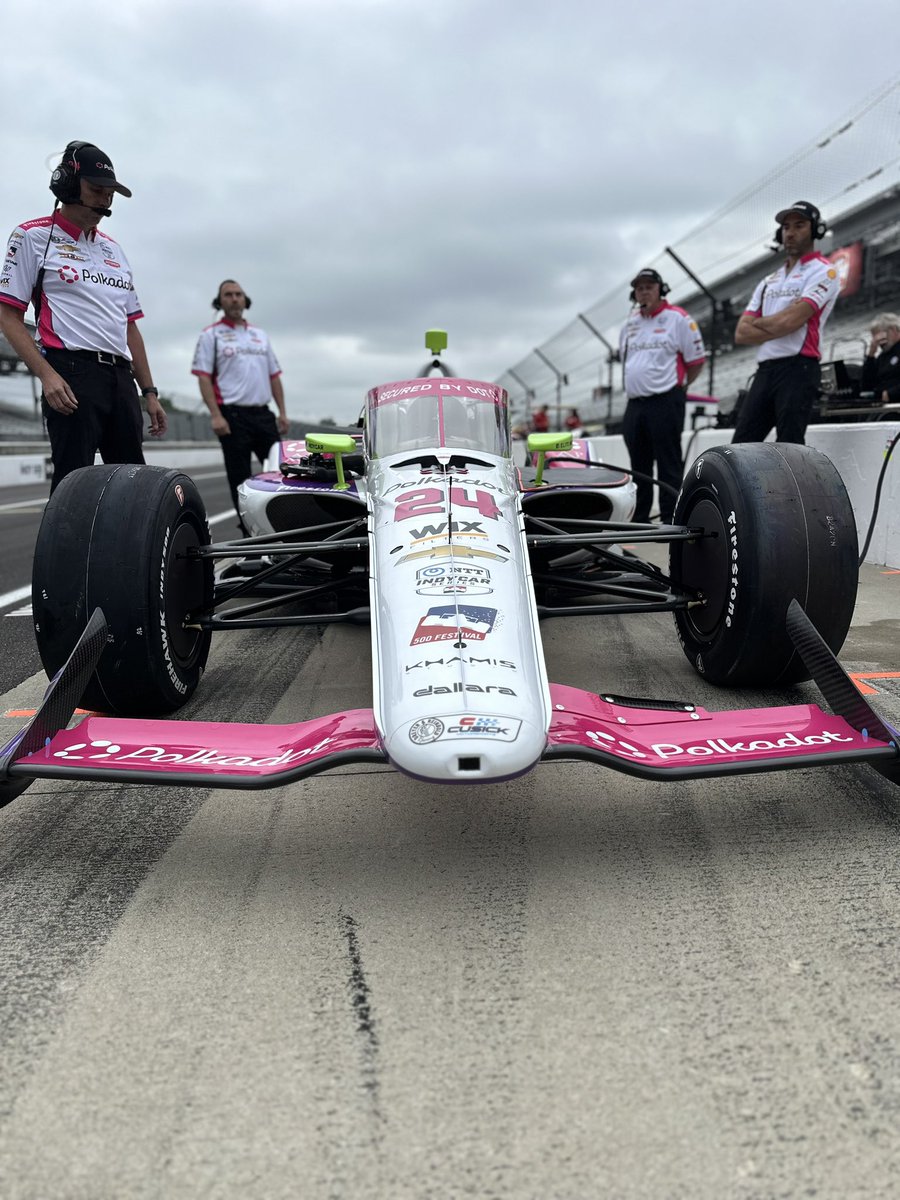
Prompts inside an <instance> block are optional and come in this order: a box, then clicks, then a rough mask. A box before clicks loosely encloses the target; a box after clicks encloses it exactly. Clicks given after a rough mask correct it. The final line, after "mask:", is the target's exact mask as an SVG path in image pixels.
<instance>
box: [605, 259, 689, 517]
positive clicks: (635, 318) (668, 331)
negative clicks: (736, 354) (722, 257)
mask: <svg viewBox="0 0 900 1200" xmlns="http://www.w3.org/2000/svg"><path fill="white" fill-rule="evenodd" d="M668 291H669V286H668V284H667V283H665V282H664V281H663V277H662V276H661V275H660V273H659V271H654V270H653V268H652V267H645V268H644V269H643V270H642V271H638V273H637V275H635V277H634V279H632V281H631V297H630V299H631V301H632V303H635V302H636V303H637V305H638V309H637V311H636V312H633V313H632V314H631V316H630V317H629V318H628V320H627V322H626V323H625V325H624V326H623V328H622V332H621V334H620V336H619V356H620V358H621V360H622V364H623V366H622V371H623V375H624V377H625V392H626V394H627V396H628V404H627V406H626V408H625V420H624V426H623V430H622V432H623V435H624V437H625V445H626V446H627V447H628V453H629V455H630V457H631V467H632V470H633V471H634V473H635V475H634V482H635V486H636V489H637V500H636V504H635V510H634V519H635V521H640V522H642V523H644V522H647V521H649V520H650V505H651V504H652V501H653V482H652V478H653V464H654V461H655V462H656V474H657V477H658V479H659V481H660V483H662V484H667V485H668V486H667V487H661V488H660V489H659V515H660V520H662V521H663V523H664V524H667V525H668V524H670V523H671V521H672V516H673V513H674V511H675V497H676V494H677V492H678V489H679V488H680V487H681V480H682V476H683V474H684V461H683V458H682V454H681V432H682V429H683V427H684V406H685V399H686V396H687V388H688V387H689V385H690V384H691V383H693V382H694V380H695V379H696V378H697V376H698V375H699V374H700V371H701V370H702V369H703V363H704V362H705V360H706V351H705V350H704V347H703V337H702V336H701V333H700V330H699V329H698V328H697V323H696V321H692V320H691V318H690V316H689V314H688V313H686V312H685V310H684V309H683V308H678V307H677V306H676V305H674V304H669V303H668V302H667V300H666V299H665V297H666V295H667V294H668Z"/></svg>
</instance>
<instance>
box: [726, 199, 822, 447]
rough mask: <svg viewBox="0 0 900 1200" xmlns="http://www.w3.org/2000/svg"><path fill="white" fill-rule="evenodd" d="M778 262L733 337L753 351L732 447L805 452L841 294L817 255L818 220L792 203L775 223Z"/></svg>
mask: <svg viewBox="0 0 900 1200" xmlns="http://www.w3.org/2000/svg"><path fill="white" fill-rule="evenodd" d="M775 220H776V222H777V224H778V228H777V230H776V231H775V241H776V242H778V244H779V245H781V246H783V247H784V262H783V263H782V265H781V266H780V267H779V268H778V269H777V270H775V271H773V272H772V273H771V274H770V275H767V276H766V277H765V279H763V280H762V281H761V282H760V283H758V284H757V285H756V288H755V290H754V292H753V295H752V296H751V298H750V303H749V304H748V305H747V308H746V309H745V311H744V312H743V313H742V314H741V317H740V320H739V321H738V323H737V328H736V329H735V332H734V341H735V345H737V346H759V350H758V352H757V355H756V360H757V368H756V374H755V375H754V377H753V382H752V383H751V385H750V390H749V391H748V393H747V395H746V396H745V397H744V401H743V403H742V404H741V407H740V409H739V411H738V416H737V424H736V426H735V430H734V437H733V438H732V439H731V440H732V441H733V442H762V441H764V440H765V438H766V437H767V435H768V434H769V433H770V432H771V430H772V429H773V428H774V430H775V438H776V440H777V441H779V442H795V443H797V444H799V445H801V446H802V445H803V443H804V440H805V437H806V426H807V424H808V422H809V418H810V414H811V413H812V408H813V404H814V403H815V401H816V397H817V396H818V394H819V384H820V381H821V370H820V360H821V357H822V331H823V329H824V328H825V322H826V321H827V320H828V318H829V316H830V315H831V310H832V309H833V308H834V303H835V301H836V300H837V297H838V292H839V291H840V281H839V280H838V273H837V270H836V268H835V267H834V266H833V265H832V264H831V263H830V262H829V261H828V259H827V258H826V257H825V256H824V254H820V253H819V252H818V251H817V250H816V248H815V244H814V243H815V242H816V240H817V239H818V238H821V237H824V235H825V230H826V226H825V223H824V221H823V220H822V215H821V213H820V212H819V210H818V209H817V208H816V206H815V205H814V204H810V202H809V201H808V200H798V201H797V203H796V204H792V205H791V206H790V208H783V209H782V210H781V212H780V213H778V214H777V215H776V217H775Z"/></svg>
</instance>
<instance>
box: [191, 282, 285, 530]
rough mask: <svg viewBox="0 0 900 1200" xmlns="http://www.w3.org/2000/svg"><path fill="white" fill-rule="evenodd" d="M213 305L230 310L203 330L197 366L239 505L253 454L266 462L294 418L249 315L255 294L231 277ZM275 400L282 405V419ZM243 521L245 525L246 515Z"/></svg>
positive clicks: (272, 361)
mask: <svg viewBox="0 0 900 1200" xmlns="http://www.w3.org/2000/svg"><path fill="white" fill-rule="evenodd" d="M212 306H213V308H214V309H216V311H218V310H220V309H221V310H222V312H223V313H224V315H223V317H222V319H221V320H220V321H216V322H215V324H213V325H208V326H207V327H206V329H204V330H203V332H202V333H201V334H200V338H199V340H198V341H197V349H196V350H195V351H194V362H193V366H192V367H191V370H192V372H193V373H194V375H196V376H197V381H198V383H199V385H200V395H201V396H202V397H203V401H204V403H205V404H206V407H207V408H208V409H209V413H210V417H211V418H212V421H211V424H212V429H213V433H214V434H215V435H216V437H217V438H218V439H219V441H220V442H221V444H222V455H223V457H224V459H225V473H226V475H227V476H228V486H229V487H230V488H231V498H232V500H233V502H234V507H235V509H236V510H237V490H238V486H239V484H242V483H243V482H244V480H245V479H249V478H250V474H251V454H255V455H256V457H257V458H258V459H259V461H260V463H263V462H264V461H265V458H266V455H267V454H268V453H269V451H270V450H271V448H272V446H273V445H274V444H275V442H277V441H278V440H279V435H281V436H282V437H284V436H285V435H286V434H287V431H288V425H289V422H288V418H287V413H286V411H285V407H284V388H283V387H282V384H281V367H280V366H279V365H278V359H277V358H276V357H275V352H274V351H273V349H272V346H271V344H270V342H269V339H268V337H267V335H266V334H265V333H264V332H263V330H262V329H260V328H259V326H258V325H251V324H250V323H249V322H248V321H245V320H244V312H245V310H246V309H248V308H249V307H250V297H249V296H248V295H247V294H246V292H245V291H244V290H243V288H242V287H241V286H240V284H238V283H236V282H235V281H234V280H233V279H225V280H223V281H222V283H221V284H219V290H218V292H216V296H215V299H214V300H213V302H212ZM270 400H274V401H275V404H276V406H277V408H278V421H277V423H276V421H275V418H274V417H273V415H272V410H271V409H270V408H269V401H270ZM238 521H239V523H240V524H241V528H242V529H243V528H244V527H243V523H242V522H240V516H238ZM244 532H246V530H245V531H244Z"/></svg>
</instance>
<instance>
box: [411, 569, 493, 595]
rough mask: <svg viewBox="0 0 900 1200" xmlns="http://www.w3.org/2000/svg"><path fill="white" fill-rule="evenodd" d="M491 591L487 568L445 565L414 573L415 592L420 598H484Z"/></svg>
mask: <svg viewBox="0 0 900 1200" xmlns="http://www.w3.org/2000/svg"><path fill="white" fill-rule="evenodd" d="M492 590H493V589H492V588H491V573H490V571H489V570H488V569H487V567H475V566H471V567H470V566H468V565H467V564H459V563H452V564H451V563H446V564H443V565H441V564H436V565H435V566H433V567H420V568H419V570H418V571H416V591H417V592H418V594H419V595H420V596H435V595H438V596H452V595H461V596H486V595H487V594H488V593H489V592H491V591H492Z"/></svg>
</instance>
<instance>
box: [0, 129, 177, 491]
mask: <svg viewBox="0 0 900 1200" xmlns="http://www.w3.org/2000/svg"><path fill="white" fill-rule="evenodd" d="M50 190H51V191H52V192H53V194H54V196H56V199H57V204H56V205H54V207H53V213H52V215H51V216H49V217H38V218H37V219H36V220H34V221H26V222H25V223H24V224H22V225H19V226H17V227H16V228H15V229H14V230H13V232H12V235H11V237H10V239H9V243H8V246H7V250H6V261H5V263H4V267H3V274H2V277H0V331H2V332H3V333H4V334H5V336H6V337H7V339H8V340H9V342H10V343H11V344H12V346H13V349H14V350H15V351H16V353H17V354H18V355H19V357H20V358H21V359H22V361H23V362H24V363H25V365H26V366H27V367H28V369H29V370H30V371H31V372H32V374H34V375H36V376H37V377H38V379H40V381H41V385H42V387H43V394H44V395H43V398H44V416H45V418H46V421H47V434H48V436H49V438H50V449H51V457H52V459H53V480H52V483H51V487H50V490H51V492H52V491H53V489H54V488H55V487H56V486H57V484H58V483H59V482H60V480H61V479H63V478H64V477H65V476H66V475H68V474H69V472H71V471H74V470H76V469H77V468H78V467H86V466H90V465H91V464H92V463H93V461H94V455H95V454H96V453H97V451H98V450H99V452H100V454H101V456H102V458H103V461H104V462H108V463H142V462H143V461H144V454H143V450H142V448H141V443H142V439H143V429H142V425H143V419H142V416H141V405H140V401H139V399H138V394H137V390H136V388H135V381H137V385H138V387H139V388H140V389H141V395H142V396H143V397H144V399H145V401H146V408H147V414H148V416H149V418H150V432H151V434H153V435H154V436H159V435H161V434H163V433H165V430H166V414H165V411H164V409H163V408H162V406H161V404H160V403H159V394H158V392H157V390H156V388H155V387H154V386H153V377H152V375H151V373H150V367H149V364H148V362H147V353H146V350H145V349H144V340H143V338H142V337H141V334H140V332H139V330H138V327H137V324H136V322H137V321H138V320H139V319H140V317H142V316H143V313H142V311H141V306H140V304H139V303H138V299H137V296H136V295H135V291H134V284H133V282H132V277H131V268H130V267H129V265H128V260H127V259H126V258H125V255H124V253H123V252H122V249H121V247H120V246H119V245H118V244H117V243H116V242H114V241H113V239H112V238H111V237H109V236H107V235H106V234H105V233H104V234H101V233H99V232H98V226H99V224H100V220H101V218H102V217H108V216H111V215H112V212H111V209H110V205H111V204H112V199H113V194H114V193H116V192H118V193H119V195H121V196H130V195H131V192H130V191H129V189H128V188H127V187H125V186H124V184H122V183H119V181H118V180H117V179H116V173H115V170H114V169H113V165H112V163H111V162H110V160H109V158H108V156H107V155H106V154H104V153H103V151H102V150H100V149H98V148H97V147H96V146H94V145H92V144H91V143H90V142H70V143H69V145H68V146H67V147H66V148H65V150H64V151H63V156H62V160H61V161H60V164H59V166H58V167H57V168H56V169H55V170H54V172H53V175H52V176H51V180H50ZM57 205H59V206H60V207H59V211H57ZM29 303H33V304H34V307H35V321H36V324H37V336H38V341H39V343H40V348H38V346H37V345H36V344H35V342H34V341H33V340H32V338H31V336H30V335H29V333H28V331H27V329H26V328H25V313H26V311H27V309H28V305H29Z"/></svg>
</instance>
